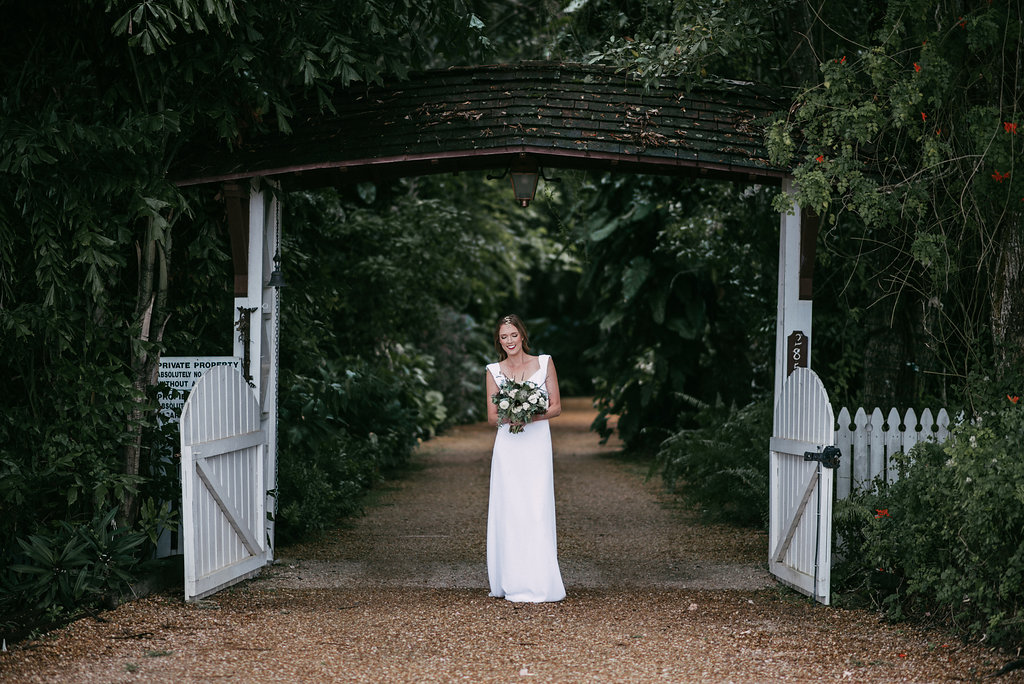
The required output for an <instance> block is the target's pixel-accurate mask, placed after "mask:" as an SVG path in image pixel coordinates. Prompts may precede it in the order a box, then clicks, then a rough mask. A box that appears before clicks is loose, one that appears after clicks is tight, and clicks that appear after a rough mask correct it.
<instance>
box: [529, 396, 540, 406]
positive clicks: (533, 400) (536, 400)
mask: <svg viewBox="0 0 1024 684" xmlns="http://www.w3.org/2000/svg"><path fill="white" fill-rule="evenodd" d="M538 401H540V397H539V396H537V394H536V393H534V394H531V395H530V403H531V404H536V403H537V402H538Z"/></svg>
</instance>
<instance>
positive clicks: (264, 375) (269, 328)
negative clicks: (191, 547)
mask: <svg viewBox="0 0 1024 684" xmlns="http://www.w3.org/2000/svg"><path fill="white" fill-rule="evenodd" d="M271 186H272V189H273V190H274V192H270V193H268V196H269V200H270V201H269V205H268V206H267V213H266V221H265V223H264V231H263V233H264V240H263V277H262V279H261V280H260V287H261V289H260V296H261V308H260V317H259V320H260V322H261V324H260V336H261V339H262V344H261V347H260V349H261V356H260V357H259V358H260V372H259V375H260V376H261V377H260V388H261V389H262V392H261V393H260V394H258V395H257V396H259V397H260V406H261V407H262V410H263V413H262V417H261V427H262V428H263V432H264V434H265V435H266V436H267V448H266V451H265V452H264V453H265V458H264V478H263V480H264V483H265V485H266V488H267V494H266V497H267V498H266V502H265V510H266V511H267V522H266V534H267V539H266V542H267V544H266V549H267V562H268V563H269V562H271V561H272V560H274V518H275V516H276V514H277V405H278V402H277V398H278V377H279V370H280V338H281V290H280V288H278V287H269V286H268V285H267V281H268V280H269V278H270V273H272V272H273V270H274V266H275V264H274V258H275V257H280V255H281V201H280V193H279V192H276V191H277V190H278V189H279V186H277V185H276V184H271Z"/></svg>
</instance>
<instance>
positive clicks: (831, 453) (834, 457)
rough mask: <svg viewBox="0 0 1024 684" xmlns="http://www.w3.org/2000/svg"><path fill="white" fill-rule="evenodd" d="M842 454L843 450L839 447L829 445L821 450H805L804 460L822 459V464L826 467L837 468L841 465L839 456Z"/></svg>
mask: <svg viewBox="0 0 1024 684" xmlns="http://www.w3.org/2000/svg"><path fill="white" fill-rule="evenodd" d="M841 455H842V452H841V451H839V447H837V446H827V447H825V448H824V449H822V450H821V451H805V452H804V460H805V461H820V462H821V465H823V466H825V467H826V468H833V469H835V468H838V467H839V457H840V456H841Z"/></svg>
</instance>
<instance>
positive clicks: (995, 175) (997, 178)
mask: <svg viewBox="0 0 1024 684" xmlns="http://www.w3.org/2000/svg"><path fill="white" fill-rule="evenodd" d="M1009 177H1010V172H1009V171H1007V172H1006V173H999V169H996V172H995V173H993V174H992V178H994V179H995V181H996V183H1002V182H1003V181H1004V180H1006V179H1007V178H1009Z"/></svg>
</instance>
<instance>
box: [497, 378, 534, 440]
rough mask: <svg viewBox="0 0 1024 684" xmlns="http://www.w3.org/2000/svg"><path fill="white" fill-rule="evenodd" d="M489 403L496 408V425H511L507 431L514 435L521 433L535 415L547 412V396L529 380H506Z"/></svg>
mask: <svg viewBox="0 0 1024 684" xmlns="http://www.w3.org/2000/svg"><path fill="white" fill-rule="evenodd" d="M491 403H493V404H497V406H498V425H501V424H502V423H503V422H505V423H512V425H510V426H509V429H508V431H509V432H511V433H513V434H515V433H519V432H522V431H523V428H524V427H525V424H526V423H529V422H530V421H531V420H533V417H534V416H535V415H537V414H539V413H544V412H545V411H547V410H548V395H547V394H545V393H544V390H543V389H541V387H540V386H539V385H536V384H534V383H532V382H530V381H529V380H524V381H523V382H515V381H514V380H506V381H505V382H503V383H501V385H500V386H499V387H498V391H497V392H496V393H495V394H494V395H493V396H492V397H491ZM516 423H521V424H520V425H516Z"/></svg>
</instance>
